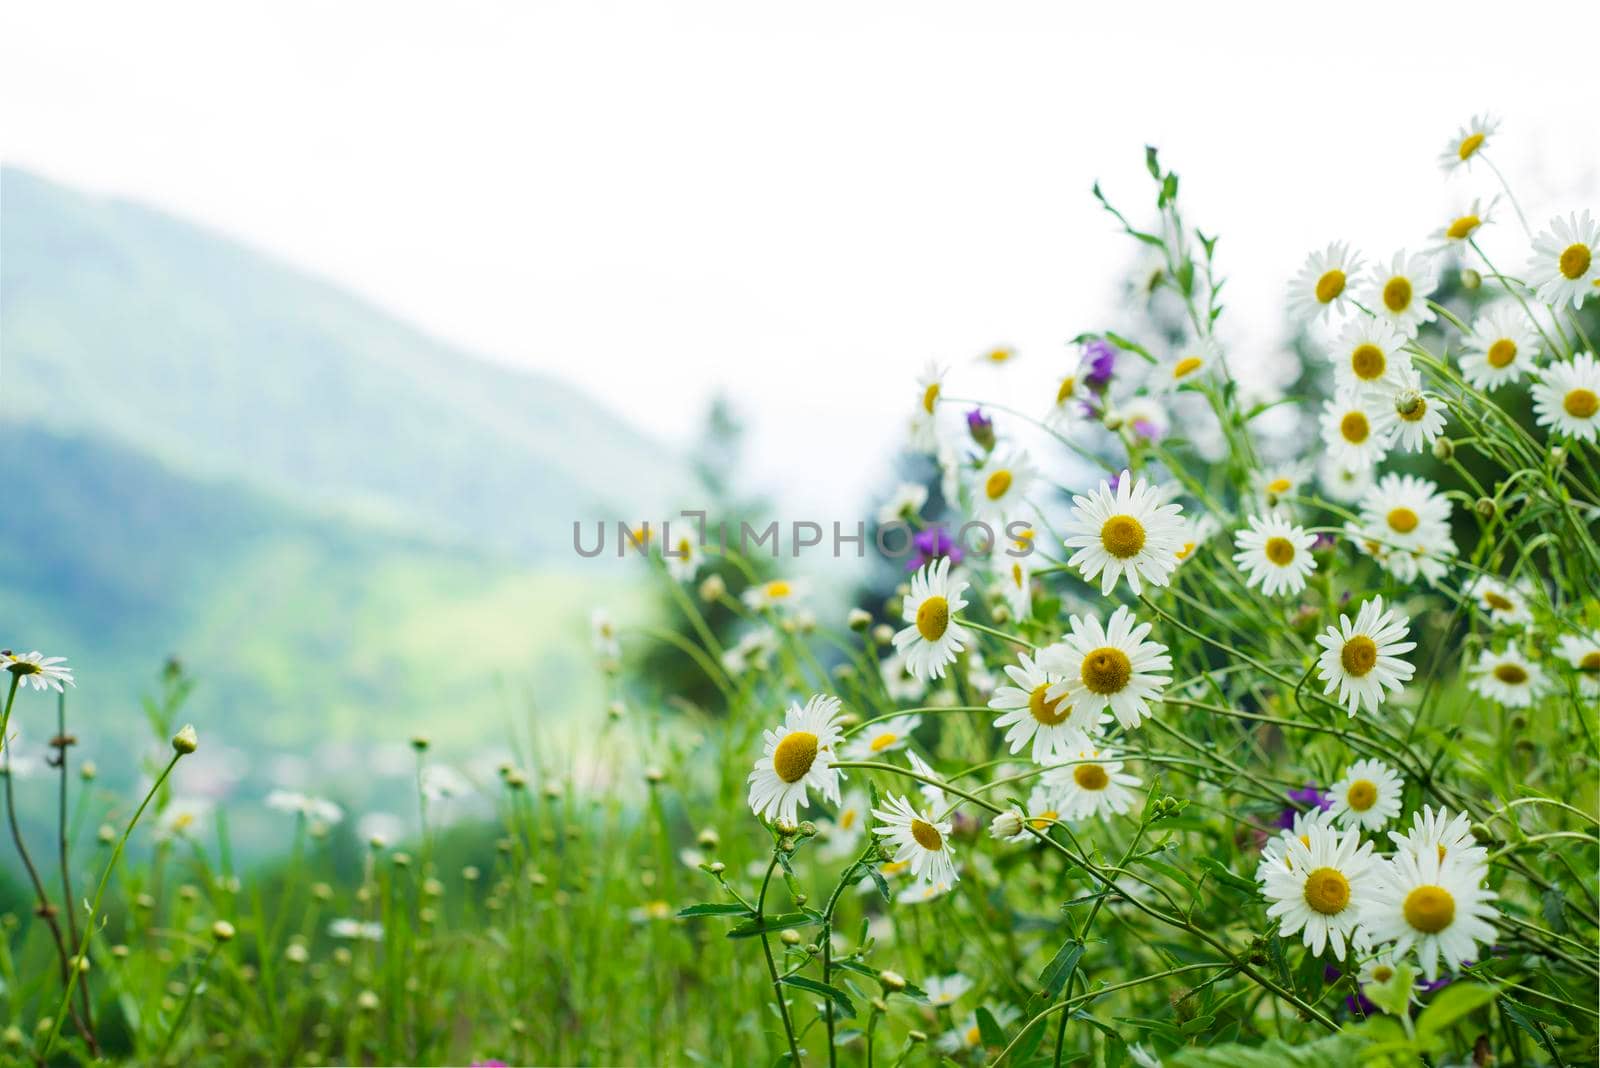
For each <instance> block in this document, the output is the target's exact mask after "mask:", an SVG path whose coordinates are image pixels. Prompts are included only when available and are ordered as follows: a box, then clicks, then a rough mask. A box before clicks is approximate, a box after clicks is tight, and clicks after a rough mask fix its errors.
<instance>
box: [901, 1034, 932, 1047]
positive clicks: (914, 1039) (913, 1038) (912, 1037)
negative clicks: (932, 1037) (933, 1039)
mask: <svg viewBox="0 0 1600 1068" xmlns="http://www.w3.org/2000/svg"><path fill="white" fill-rule="evenodd" d="M906 1040H907V1041H908V1042H910V1043H911V1044H912V1045H918V1044H920V1043H923V1042H926V1041H928V1034H927V1032H926V1031H907V1032H906Z"/></svg>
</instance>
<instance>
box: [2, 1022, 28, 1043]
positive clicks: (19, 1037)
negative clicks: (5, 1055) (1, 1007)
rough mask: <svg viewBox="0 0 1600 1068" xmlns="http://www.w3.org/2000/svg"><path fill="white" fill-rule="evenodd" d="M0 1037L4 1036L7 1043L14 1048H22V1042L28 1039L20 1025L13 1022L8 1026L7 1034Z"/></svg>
mask: <svg viewBox="0 0 1600 1068" xmlns="http://www.w3.org/2000/svg"><path fill="white" fill-rule="evenodd" d="M0 1038H3V1040H4V1041H5V1044H6V1045H7V1046H10V1047H11V1048H12V1049H21V1048H22V1044H23V1043H24V1042H26V1041H27V1040H28V1038H27V1036H26V1035H24V1034H23V1033H22V1028H20V1027H18V1026H17V1025H16V1024H12V1025H11V1026H10V1027H8V1028H6V1030H5V1034H4V1035H3V1036H0Z"/></svg>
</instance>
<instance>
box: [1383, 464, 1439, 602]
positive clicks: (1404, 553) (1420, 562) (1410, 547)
mask: <svg viewBox="0 0 1600 1068" xmlns="http://www.w3.org/2000/svg"><path fill="white" fill-rule="evenodd" d="M1360 512H1361V523H1362V533H1364V534H1366V535H1367V536H1369V537H1371V538H1373V539H1375V540H1377V541H1379V542H1381V543H1382V544H1383V546H1384V547H1385V548H1386V549H1387V550H1388V554H1387V555H1386V556H1385V557H1384V558H1383V562H1384V567H1385V568H1387V569H1388V570H1389V572H1390V573H1391V574H1393V575H1394V576H1395V577H1396V578H1399V579H1400V580H1401V581H1403V582H1410V581H1412V580H1414V579H1415V578H1416V577H1417V574H1418V573H1419V572H1420V573H1421V574H1422V575H1423V576H1424V577H1425V578H1427V579H1429V580H1430V581H1433V580H1435V579H1437V578H1438V577H1440V576H1442V575H1443V574H1444V573H1445V572H1446V571H1447V570H1448V565H1446V564H1445V563H1444V561H1443V560H1442V559H1441V558H1442V557H1446V556H1454V555H1455V551H1456V544H1455V539H1454V538H1453V537H1452V536H1451V534H1450V500H1449V498H1447V497H1445V496H1444V495H1443V494H1441V493H1440V492H1439V487H1438V485H1437V484H1435V483H1433V482H1430V481H1429V480H1427V479H1425V478H1418V477H1416V476H1415V475H1396V474H1388V475H1384V476H1383V477H1382V478H1380V479H1379V480H1378V482H1377V485H1375V486H1373V487H1372V489H1371V490H1369V491H1368V492H1367V495H1366V496H1365V497H1363V498H1361V507H1360Z"/></svg>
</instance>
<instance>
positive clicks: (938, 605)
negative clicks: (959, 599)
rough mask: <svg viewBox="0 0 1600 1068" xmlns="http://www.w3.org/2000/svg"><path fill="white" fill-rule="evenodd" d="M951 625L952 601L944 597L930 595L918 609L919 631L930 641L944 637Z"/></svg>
mask: <svg viewBox="0 0 1600 1068" xmlns="http://www.w3.org/2000/svg"><path fill="white" fill-rule="evenodd" d="M949 627H950V602H949V601H947V600H945V599H944V598H943V597H938V596H934V597H929V598H928V599H927V600H925V601H923V602H922V605H921V606H920V607H919V608H918V609H917V633H918V634H920V635H922V637H923V638H924V639H926V640H927V641H930V642H936V641H938V640H939V639H940V638H942V637H944V632H945V631H946V630H947V629H949Z"/></svg>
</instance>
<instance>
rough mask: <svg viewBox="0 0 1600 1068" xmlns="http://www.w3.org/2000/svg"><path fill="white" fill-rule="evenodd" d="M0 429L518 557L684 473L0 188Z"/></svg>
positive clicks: (416, 351)
mask: <svg viewBox="0 0 1600 1068" xmlns="http://www.w3.org/2000/svg"><path fill="white" fill-rule="evenodd" d="M0 358H3V361H4V362H3V367H0V374H3V378H0V390H3V395H0V418H3V419H5V420H7V421H17V420H20V421H25V422H30V423H37V424H41V425H44V426H48V427H51V428H53V429H56V430H63V431H79V432H86V433H89V434H92V435H95V436H97V437H101V438H105V439H110V440H115V441H121V442H126V443H127V444H128V445H129V446H130V447H133V448H137V449H139V450H141V451H144V452H147V453H149V454H151V455H153V456H155V457H158V458H160V459H161V460H163V461H164V462H166V463H167V464H168V465H170V466H172V467H173V468H174V469H176V470H179V471H183V472H188V473H193V474H197V475H201V476H206V477H215V476H221V477H224V478H227V479H232V480H238V481H242V482H246V483H249V484H252V485H256V486H260V487H262V488H264V489H267V490H269V491H271V492H274V493H275V494H277V495H279V496H282V497H285V498H286V499H290V500H294V501H298V502H299V503H300V504H301V505H303V506H305V507H309V508H313V509H317V510H323V511H332V512H335V513H338V514H343V515H357V516H361V517H365V518H368V519H376V520H381V521H383V522H389V523H393V524H394V525H396V526H397V527H400V528H402V529H407V530H421V531H427V532H431V533H434V534H436V535H437V536H440V537H443V538H448V539H452V540H459V541H461V542H464V543H467V544H471V545H477V546H484V547H494V548H501V549H507V550H511V551H514V552H516V553H518V554H520V555H523V556H532V555H537V554H545V553H550V552H554V551H562V550H566V549H567V547H568V546H569V545H570V538H571V522H572V520H573V519H575V518H587V517H598V516H600V515H613V514H625V515H628V516H635V515H652V514H657V513H658V511H659V510H660V509H661V508H662V507H664V506H665V505H666V503H667V502H668V500H669V499H670V498H671V497H672V494H673V491H674V489H675V488H681V487H683V486H684V485H685V484H686V478H685V467H684V465H683V463H682V462H681V460H679V459H678V458H677V457H675V456H674V455H673V454H672V453H671V452H670V451H668V450H665V449H663V448H661V447H660V445H659V444H658V443H655V442H652V441H650V440H649V439H647V438H645V437H644V436H642V435H640V434H638V433H636V432H635V431H633V430H632V429H631V428H630V427H628V426H627V425H625V424H623V423H622V422H620V421H619V420H618V419H617V418H616V417H615V416H613V415H612V414H610V413H609V412H608V411H606V410H605V409H603V408H602V407H600V406H598V405H597V404H595V403H594V402H593V401H591V400H590V399H589V398H587V397H586V396H584V395H583V394H581V393H578V392H576V391H574V390H573V389H571V388H569V387H567V386H565V385H562V384H561V383H559V382H556V381H554V380H552V379H550V378H549V377H547V376H544V375H538V374H533V373H529V372H525V371H519V370H513V369H509V368H506V367H501V366H498V365H495V364H491V363H488V362H486V361H483V360H480V359H477V358H474V357H472V356H471V355H469V354H466V353H463V352H461V351H459V350H457V349H453V348H451V347H450V346H448V345H446V344H443V343H441V342H439V341H436V340H434V339H432V338H429V337H427V336H425V335H424V334H422V333H420V332H419V331H417V330H416V329H414V328H412V327H410V326H407V325H406V324H405V323H403V322H400V321H399V320H397V319H395V318H393V317H392V316H390V315H388V314H385V313H384V312H383V311H381V310H379V309H377V308H375V307H373V306H371V305H370V304H368V303H365V302H363V301H362V300H360V299H359V298H357V297H354V296H352V295H351V294H349V293H347V292H344V291H342V290H340V289H337V288H335V287H334V286H332V285H329V284H328V283H326V282H323V281H320V280H318V279H315V278H312V277H310V276H308V275H306V274H304V273H301V272H298V271H295V270H294V269H292V268H290V267H287V266H285V265H283V264H281V263H278V262H276V261H274V260H272V259H270V258H268V257H266V256H264V255H262V254H260V253H257V252H255V251H252V250H251V249H249V248H246V247H244V246H242V245H240V244H238V243H235V242H232V241H229V240H227V239H224V238H222V237H219V236H218V235H216V234H213V233H210V232H208V231H206V230H202V229H199V228H197V227H195V226H192V225H190V224H188V223H185V222H183V221H181V220H179V219H176V218H173V217H172V216H170V215H166V214H163V213H161V212H159V211H154V210H151V209H149V208H145V207H141V206H139V205H137V204H132V203H129V202H126V201H121V200H114V199H103V198H96V197H90V196H86V195H84V194H82V193H79V192H76V191H74V190H71V189H67V188H64V187H62V186H60V185H56V184H54V183H51V182H49V181H47V180H45V179H43V178H40V177H37V176H35V175H32V174H29V173H27V172H24V171H19V170H16V169H12V168H8V169H4V170H3V171H0Z"/></svg>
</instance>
